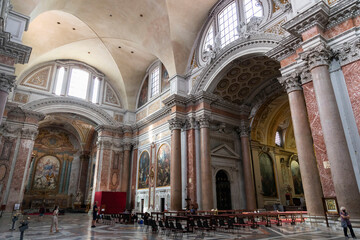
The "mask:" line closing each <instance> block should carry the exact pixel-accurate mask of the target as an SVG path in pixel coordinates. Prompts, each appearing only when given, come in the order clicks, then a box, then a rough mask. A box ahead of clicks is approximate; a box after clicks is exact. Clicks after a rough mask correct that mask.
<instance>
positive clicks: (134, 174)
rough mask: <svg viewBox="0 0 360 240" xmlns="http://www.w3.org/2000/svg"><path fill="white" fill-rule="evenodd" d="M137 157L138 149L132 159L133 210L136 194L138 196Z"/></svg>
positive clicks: (135, 149)
mask: <svg viewBox="0 0 360 240" xmlns="http://www.w3.org/2000/svg"><path fill="white" fill-rule="evenodd" d="M137 155H138V149H137V148H135V147H134V151H133V159H132V162H133V164H132V177H131V204H130V206H131V209H134V208H135V194H136V175H137Z"/></svg>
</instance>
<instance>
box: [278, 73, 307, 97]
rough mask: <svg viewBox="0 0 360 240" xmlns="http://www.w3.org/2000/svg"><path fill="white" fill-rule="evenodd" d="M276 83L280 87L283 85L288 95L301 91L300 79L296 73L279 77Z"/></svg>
mask: <svg viewBox="0 0 360 240" xmlns="http://www.w3.org/2000/svg"><path fill="white" fill-rule="evenodd" d="M278 81H279V82H280V84H281V85H283V86H284V87H285V89H286V92H287V93H288V94H289V93H291V92H293V91H301V90H302V87H301V83H300V77H299V75H298V74H297V73H296V72H293V73H291V74H289V75H286V76H283V77H279V78H278Z"/></svg>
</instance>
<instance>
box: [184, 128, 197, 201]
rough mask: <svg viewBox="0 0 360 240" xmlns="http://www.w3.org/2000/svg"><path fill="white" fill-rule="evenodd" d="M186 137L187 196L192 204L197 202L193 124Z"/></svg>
mask: <svg viewBox="0 0 360 240" xmlns="http://www.w3.org/2000/svg"><path fill="white" fill-rule="evenodd" d="M186 137H187V157H188V159H187V171H188V174H187V176H188V179H187V196H188V197H190V199H191V202H192V203H196V202H197V197H196V152H195V151H196V150H195V129H194V124H191V126H190V128H189V129H188V130H187V132H186Z"/></svg>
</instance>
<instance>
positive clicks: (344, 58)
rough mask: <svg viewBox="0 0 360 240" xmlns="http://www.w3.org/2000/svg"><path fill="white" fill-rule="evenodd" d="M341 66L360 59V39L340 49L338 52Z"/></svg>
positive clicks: (345, 44)
mask: <svg viewBox="0 0 360 240" xmlns="http://www.w3.org/2000/svg"><path fill="white" fill-rule="evenodd" d="M336 54H337V55H338V56H339V59H340V61H341V65H345V64H348V63H351V62H354V61H357V60H359V59H360V39H356V40H355V41H354V42H351V43H349V42H345V43H344V44H343V45H342V47H341V48H340V49H338V50H337V51H336Z"/></svg>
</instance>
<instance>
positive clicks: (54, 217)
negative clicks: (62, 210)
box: [50, 206, 59, 233]
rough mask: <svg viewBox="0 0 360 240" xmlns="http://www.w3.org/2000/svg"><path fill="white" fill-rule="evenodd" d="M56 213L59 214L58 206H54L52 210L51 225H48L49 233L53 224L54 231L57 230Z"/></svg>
mask: <svg viewBox="0 0 360 240" xmlns="http://www.w3.org/2000/svg"><path fill="white" fill-rule="evenodd" d="M58 215H59V206H55V208H54V210H53V216H52V222H51V227H50V233H52V232H53V227H54V225H55V230H56V232H59V229H58V225H59V223H58Z"/></svg>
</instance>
